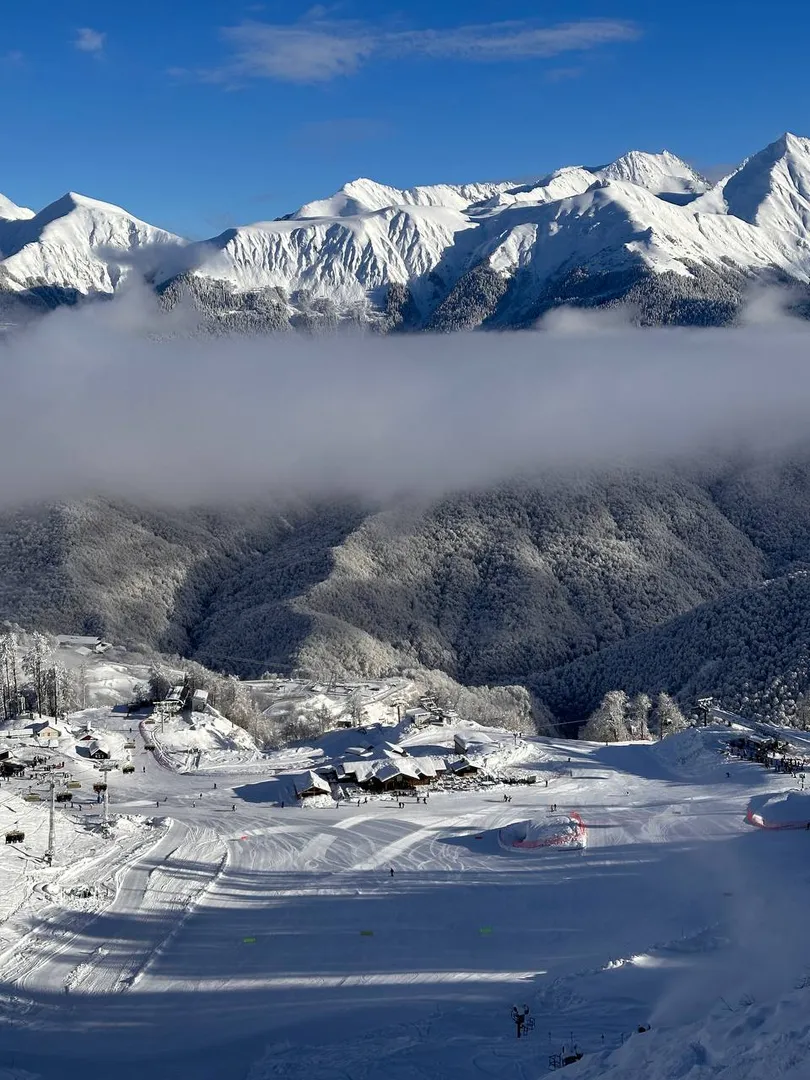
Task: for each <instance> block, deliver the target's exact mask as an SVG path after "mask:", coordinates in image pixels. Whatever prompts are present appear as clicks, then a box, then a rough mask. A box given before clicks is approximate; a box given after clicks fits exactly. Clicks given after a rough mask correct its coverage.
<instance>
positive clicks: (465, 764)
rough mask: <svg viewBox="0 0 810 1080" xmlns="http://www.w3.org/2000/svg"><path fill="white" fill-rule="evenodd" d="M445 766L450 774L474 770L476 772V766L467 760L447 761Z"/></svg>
mask: <svg viewBox="0 0 810 1080" xmlns="http://www.w3.org/2000/svg"><path fill="white" fill-rule="evenodd" d="M447 765H448V767H449V769H450V771H451V772H464V771H465V769H475V770H476V771H478V766H477V765H473V763H472V762H471V761H468V759H467V758H464V757H463V758H456V759H455V760H453V761H448V762H447Z"/></svg>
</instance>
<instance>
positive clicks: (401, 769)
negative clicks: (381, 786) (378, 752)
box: [374, 761, 420, 783]
mask: <svg viewBox="0 0 810 1080" xmlns="http://www.w3.org/2000/svg"><path fill="white" fill-rule="evenodd" d="M397 776H404V777H407V778H408V779H409V780H418V779H419V777H420V773H419V772H417V769H416V767H415V766H414V765H412V764H411V763H410V762H407V761H398V762H396V763H394V762H393V761H392V762H390V763H389V764H386V765H383V766H382V767H381V768H379V769H375V770H374V778H375V779H376V780H379V781H381V782H382V783H384V782H385V781H386V780H393V779H394V778H395V777H397Z"/></svg>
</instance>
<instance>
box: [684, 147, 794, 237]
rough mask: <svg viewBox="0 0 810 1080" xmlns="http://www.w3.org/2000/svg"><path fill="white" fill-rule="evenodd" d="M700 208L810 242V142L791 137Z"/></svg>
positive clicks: (765, 152) (739, 173)
mask: <svg viewBox="0 0 810 1080" xmlns="http://www.w3.org/2000/svg"><path fill="white" fill-rule="evenodd" d="M698 205H699V208H700V209H706V210H707V211H709V212H715V213H726V214H730V215H732V216H734V217H737V218H741V219H742V220H743V221H747V222H750V223H751V224H752V225H759V226H761V227H762V228H764V229H768V230H781V231H785V232H789V233H793V234H794V235H795V236H799V237H801V238H802V239H803V240H807V238H808V231H810V139H804V138H800V137H799V136H797V135H791V134H789V133H785V134H784V135H782V136H781V138H779V139H777V140H776V141H775V142H772V143H771V144H770V145H769V146H766V147H765V149H764V150H761V151H760V152H759V153H758V154H754V155H753V156H752V157H750V158H748V159H747V160H746V161H744V162H743V164H742V165H741V166H740V167H739V168H738V169H736V170H735V171H734V172H733V173H731V175H730V176H728V177H726V178H725V179H724V180H722V181H721V182H720V184H718V185H717V188H716V189H715V191H713V192H711V193H710V194H709V195H707V196H705V199H702V200H700V204H696V207H697V206H698Z"/></svg>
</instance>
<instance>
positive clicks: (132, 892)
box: [0, 713, 810, 1080]
mask: <svg viewBox="0 0 810 1080" xmlns="http://www.w3.org/2000/svg"><path fill="white" fill-rule="evenodd" d="M108 716H109V721H108V722H109V724H110V725H112V726H113V727H114V726H115V725H118V730H119V731H120V733H121V734H123V735H126V736H129V734H130V733H129V730H128V725H131V726H132V727H133V728H134V730H133V732H132V741H134V742H135V744H136V746H135V748H134V749H132V750H131V751H130V753H131V757H132V761H133V763H135V765H136V771H135V772H134V773H132V774H130V775H123V774H121V773H120V772H118V771H115V772H113V773H111V774H110V801H111V810H112V811H113V812H114V813H115V814H120V815H121V821H120V824H119V825H118V826H117V827H116V829H115V831H114V835H113V837H112V838H111V839H104V838H103V836H101V834H100V833H99V832H98V831H96V830H95V829H92V828H88V827H87V823H90V824H92V823H94V822H96V821H98V820H99V816H100V813H101V810H102V808H101V807H100V806H97V805H96V804H95V803H90V804H89V805H88V806H87V807H86V809H85V810H84V811H82V812H81V815H82V817H83V818H84V819H85V821H84V822H81V823H80V822H79V820H78V819H79V816H80V814H79V812H76V811H59V812H58V839H59V844H58V845H57V850H58V857H57V859H56V865H55V866H54V867H53V868H48V867H46V866H45V865H44V864H43V863H42V862H41V861H39V859H40V857H41V854H42V852H43V851H44V848H45V844H46V839H47V806H46V805H45V804H44V803H43V804H38V803H30V804H29V803H25V802H23V800H22V797H21V796H22V793H23V792H24V791H25V790H26V789H27V787H28V786H30V782H29V781H18V780H12V781H4V782H3V784H2V788H1V789H0V806H4V805H5V806H7V807H8V808H10V809H8V810H6V811H4V812H5V813H7V814H8V821H9V822H12V821H20V822H24V826H25V832H26V841H25V844H24V845H21V846H22V847H24V848H25V852H22V853H21V852H20V851H18V850H17V849H16V848H15V847H13V846H12V845H9V846H8V849H6V850H2V852H0V858H2V859H3V860H5V861H4V862H2V868H3V869H4V871H6V872H5V873H4V877H3V880H4V882H5V881H11V880H12V877H13V881H14V884H13V888H12V890H11V893H10V896H11V899H10V900H9V901H8V902H7V903H5V906H4V908H3V910H2V912H0V916H3V917H4V921H3V922H1V923H0V1078H2V1080H6V1077H4V1076H3V1073H2V1070H3V1069H6V1070H12V1069H15V1070H19V1069H25V1070H27V1072H28V1073H29V1074H31V1075H32V1076H34V1077H41V1078H42V1080H56V1078H57V1077H58V1078H60V1080H64V1078H68V1080H70V1078H72V1077H83V1076H86V1075H99V1073H98V1063H99V1062H106V1063H107V1064H108V1066H109V1069H110V1070H111V1071H112V1070H114V1072H115V1075H116V1077H117V1078H119V1080H134V1078H136V1077H137V1078H138V1080H142V1077H143V1076H144V1075H150V1074H151V1075H154V1076H156V1077H163V1076H171V1077H172V1078H173V1080H245V1078H249V1080H269V1078H271V1077H284V1078H285V1080H327V1078H329V1080H333V1078H334V1077H335V1076H341V1077H344V1076H345V1077H348V1078H350V1080H372V1078H374V1080H377V1078H378V1077H381V1076H385V1077H390V1078H392V1080H433V1078H435V1077H438V1076H441V1077H443V1078H448V1080H461V1078H464V1080H468V1078H470V1077H473V1076H479V1075H480V1076H482V1077H487V1078H491V1080H530V1078H531V1080H539V1078H540V1077H542V1076H544V1075H546V1074H547V1072H548V1070H549V1055H550V1054H552V1053H559V1052H560V1051H561V1050H562V1049H563V1047H565V1048H566V1050H568V1049H570V1045H569V1044H570V1043H571V1040H572V1038H573V1042H574V1043H575V1044H576V1045H577V1046H578V1047H579V1048H580V1049H581V1050H582V1051H583V1053H584V1055H585V1056H584V1057H583V1059H582V1061H580V1062H579V1063H578V1064H575V1065H572V1066H570V1072H567V1073H566V1076H569V1075H570V1077H571V1080H576V1078H577V1077H584V1078H587V1080H595V1078H596V1077H602V1076H606V1077H611V1078H614V1077H615V1078H616V1080H620V1078H621V1080H630V1078H631V1077H632V1078H634V1080H635V1078H636V1077H642V1076H643V1077H645V1078H649V1080H664V1078H666V1080H670V1078H673V1080H674V1078H675V1077H676V1076H677V1077H687V1076H688V1077H689V1080H704V1078H705V1077H709V1076H712V1077H715V1076H720V1077H722V1078H723V1080H726V1077H727V1078H728V1080H732V1077H733V1078H735V1080H737V1078H739V1080H749V1078H750V1080H753V1078H754V1077H755V1076H756V1077H759V1076H763V1077H764V1076H772V1075H779V1076H782V1075H785V1076H790V1077H795V1078H796V1080H798V1077H800V1076H803V1075H806V1074H804V1073H802V1072H801V1068H803V1067H804V1065H803V1057H802V1055H803V1054H804V1053H805V1051H806V1049H807V1048H808V1045H809V1044H810V1036H809V1035H808V1032H810V1027H809V1026H808V1022H807V1021H806V1020H805V1019H804V1017H805V1015H806V1012H807V1010H806V1007H805V1005H804V996H803V995H805V994H806V992H807V991H803V990H797V989H795V988H796V987H797V986H799V985H804V982H803V980H805V979H806V975H807V965H808V963H810V955H808V951H807V949H806V948H805V943H806V939H807V931H806V925H807V919H806V904H805V896H806V889H807V870H806V863H807V856H808V850H807V844H808V843H810V837H809V836H808V833H807V832H806V831H804V830H787V831H769V830H763V829H758V828H753V827H751V825H749V824H747V823H746V820H745V816H746V812H747V808H748V806H749V803H750V802H751V800H756V799H759V798H761V797H766V799H767V797H769V796H774V795H777V794H778V793H780V792H786V791H789V790H793V791H795V790H796V789H797V785H796V781H795V780H793V779H792V778H790V777H788V776H785V775H781V774H774V773H769V772H767V771H765V770H764V769H763V768H761V767H760V766H757V765H755V764H752V763H750V762H745V761H739V760H736V759H729V758H727V757H725V756H723V755H722V752H721V751H722V742H723V739H724V737H725V736H726V734H727V733H729V730H728V729H725V730H724V729H723V728H721V727H720V726H719V725H717V726H714V727H709V728H707V729H705V730H701V731H697V732H695V731H691V732H687V733H685V734H684V735H683V736H675V737H673V739H672V740H670V741H668V742H666V743H664V744H661V745H655V744H653V745H648V744H626V745H625V744H623V745H616V746H607V747H605V746H601V745H599V746H597V745H593V744H585V743H581V744H580V743H568V742H564V741H557V740H548V739H532V740H522V741H520V740H518V745H517V746H515V745H514V740H511V736H510V740H511V741H512V742H513V746H512V747H511V752H512V754H517V755H519V757H520V760H521V766H520V767H522V768H523V769H525V770H527V771H534V772H536V773H537V775H538V776H539V777H545V778H547V779H549V785H548V787H546V786H545V784H544V783H542V782H540V783H535V784H532V785H526V786H515V787H509V788H501V787H494V788H484V787H480V786H479V787H478V788H474V787H471V788H469V789H467V790H445V791H441V790H437V789H435V788H434V789H433V790H432V793H431V797H430V798H429V800H428V802H427V804H424V803H417V802H416V800H407V801H406V803H405V805H404V807H403V808H400V807H399V805H398V803H397V801H395V800H390V799H370V800H369V802H368V803H361V805H360V806H359V807H358V806H357V805H356V804H353V805H348V804H343V805H341V806H339V807H337V808H336V806H335V804H334V803H333V802H331V800H328V801H327V803H326V805H325V806H324V807H323V808H317V807H310V808H309V811H308V812H301V810H300V809H299V808H298V807H296V806H286V807H285V808H284V809H281V808H280V807H277V806H276V805H274V804H273V803H272V802H270V801H260V800H255V801H254V800H252V799H251V798H250V797H249V793H250V790H251V789H252V788H255V786H256V785H255V784H254V783H252V782H246V781H245V775H244V770H245V768H246V765H245V763H244V761H243V760H241V758H240V754H241V750H240V749H239V748H237V749H235V750H234V751H232V752H233V754H234V762H235V765H234V768H233V771H232V772H229V771H228V768H227V765H226V764H225V760H224V759H223V761H222V762H221V763H220V765H219V767H218V768H217V769H215V770H211V771H210V772H209V773H208V774H207V775H206V774H204V773H203V774H200V773H198V772H181V771H177V770H176V769H168V768H164V767H161V766H160V765H159V764H158V763H157V762H156V760H155V758H154V756H153V754H152V753H150V752H148V751H146V750H144V747H143V739H142V736H141V734H140V733H139V731H138V725H137V723H133V720H134V718H127V717H125V716H123V714H120V713H108ZM102 719H103V718H102V717H100V716H97V717H96V723H97V725H98V726H101V724H102ZM177 723H178V725H179V724H180V723H181V722H180V721H178V722H177ZM439 730H440V729H436V730H431V729H425V730H424V731H421V732H418V733H414V735H413V742H412V745H410V746H408V750H409V754H412V753H414V752H417V751H418V748H419V747H422V748H424V750H425V752H428V751H432V750H433V748H434V745H435V740H436V739H437V737H438V734H437V733H438V731H439ZM178 731H181V732H182V729H180V728H179V727H178ZM192 734H193V732H192ZM346 734H349V735H351V734H352V733H346ZM354 734H355V736H356V733H354ZM342 735H343V733H341V734H340V736H339V735H338V734H335V735H334V736H333V741H334V742H335V744H336V745H337V741H338V739H339V737H342ZM174 737H175V735H174V734H172V738H174ZM201 737H202V736H201ZM206 737H207V736H206ZM327 738H328V737H327ZM404 741H405V742H407V741H408V740H407V738H405V739H404ZM315 749H317V748H312V747H310V748H308V756H307V750H306V749H305V748H301V750H300V753H299V757H300V758H301V767H302V768H306V767H307V766H306V764H304V761H310V762H311V761H312V760H313V755H314V751H315ZM323 749H324V748H323V747H321V751H322V752H323ZM329 749H330V751H331V749H332V748H331V747H329ZM507 749H508V747H504V748H503V750H502V752H503V753H504V754H505V753H506V752H507ZM69 750H70V743H69V740H64V741H63V744H60V746H58V747H55V748H53V749H48V750H45V751H43V753H45V754H46V756H48V757H49V758H51V760H57V759H59V760H65V761H66V767H67V768H68V769H69V770H70V771H71V772H72V774H73V775H74V776H75V777H77V778H78V779H79V781H80V782H81V783H82V785H83V786H82V789H81V792H82V793H83V794H84V792H85V791H86V789H87V787H88V786H89V785H90V783H91V781H92V779H93V778H94V777H97V775H98V774H97V773H96V772H95V766H94V765H93V763H92V762H89V761H86V760H83V759H82V758H81V757H78V756H70V754H69ZM227 752H228V751H227V750H222V753H223V754H225V753H227ZM287 753H288V756H289V757H290V758H292V757H294V756H295V752H294V751H292V750H291V751H288V752H287ZM60 755H61V756H60ZM282 756H283V755H282V754H281V752H280V753H279V755H277V760H276V762H274V763H273V764H274V766H275V765H280V764H281V758H282ZM569 759H570V760H569ZM269 764H271V763H270V762H263V763H254V764H253V765H251V766H250V767H251V768H253V769H255V768H256V767H257V765H260V766H261V767H263V768H266V767H267V766H268V765H269ZM727 774H729V775H727ZM268 775H269V772H268ZM253 779H255V777H254V778H253ZM215 785H216V786H215ZM507 793H508V795H507V797H510V796H511V802H506V801H504V795H505V794H507ZM243 796H244V797H243ZM771 801H773V799H771ZM157 804H159V805H157ZM552 804H556V806H557V808H558V809H557V815H556V817H555V820H563V821H564V820H565V819H566V818H570V817H571V815H572V814H579V815H581V817H582V820H583V821H584V823H585V826H586V828H587V838H588V842H587V846H586V847H585V848H584V849H581V850H572V849H566V848H555V847H553V846H552V847H548V848H538V849H536V850H533V851H532V852H531V854H530V855H527V854H526V852H525V851H509V850H506V849H505V848H504V846H502V843H501V842H500V840H499V836H500V834H501V831H502V830H505V829H508V828H509V827H510V826H515V825H516V824H519V823H521V822H537V823H542V822H544V821H546V820H550V819H551V818H552V816H553V815H550V814H549V807H550V806H551V805H552ZM234 808H235V809H234ZM574 820H576V819H574ZM155 822H158V823H159V824H155ZM538 828H539V824H538ZM29 837H30V839H29ZM18 863H19V864H20V866H18ZM13 867H17V869H16V870H13V869H12V868H13ZM23 867H24V868H23ZM392 870H393V875H392V874H391V871H392ZM10 875H11V876H10ZM12 894H13V895H12ZM15 905H17V906H16V907H15ZM515 1004H517V1005H519V1006H521V1007H522V1006H523V1005H524V1004H525V1005H528V1006H529V1008H530V1010H531V1012H530V1015H531V1016H532V1017H533V1018H534V1019H535V1020H536V1024H535V1027H534V1030H533V1031H531V1033H530V1034H529V1037H527V1038H522V1039H520V1040H517V1039H516V1038H515V1029H514V1025H513V1023H512V1021H511V1018H510V1010H511V1008H512V1006H513V1005H515ZM648 1023H649V1024H651V1025H652V1030H651V1031H647V1032H644V1033H643V1034H639V1033H637V1028H638V1027H639V1025H643V1026H646V1025H647V1024H648ZM791 1061H793V1062H794V1064H793V1065H791V1064H790V1062H791ZM730 1063H733V1068H732V1066H731V1064H730ZM765 1063H777V1064H778V1069H776V1068H773V1069H772V1068H770V1065H769V1067H768V1068H765ZM791 1068H793V1072H790V1069H791ZM723 1069H725V1070H726V1071H722V1070H723ZM690 1070H691V1071H690ZM757 1070H759V1071H757ZM763 1070H764V1071H763ZM779 1070H781V1071H779ZM797 1070H798V1071H797ZM9 1075H13V1073H10V1074H9Z"/></svg>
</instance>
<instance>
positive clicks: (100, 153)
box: [0, 0, 810, 237]
mask: <svg viewBox="0 0 810 1080" xmlns="http://www.w3.org/2000/svg"><path fill="white" fill-rule="evenodd" d="M3 34H4V42H2V43H0V83H2V84H3V89H4V92H5V93H4V108H3V111H2V118H1V119H0V131H2V136H3V141H2V145H4V146H5V147H6V153H5V155H4V163H3V169H2V175H1V176H0V191H2V192H3V193H4V194H6V195H7V196H8V197H9V198H11V199H13V200H14V201H15V202H19V203H22V204H24V205H28V206H32V207H33V208H35V209H37V208H39V207H41V206H43V205H45V204H46V203H48V202H50V201H52V200H53V199H55V198H57V197H58V196H59V195H61V194H62V193H64V192H65V191H67V190H70V189H73V190H76V191H80V192H82V193H84V194H88V195H92V196H95V197H96V198H102V199H106V200H108V201H110V202H115V203H118V204H120V205H122V206H125V207H126V208H127V209H128V210H130V211H131V212H132V213H134V214H137V215H138V216H139V217H142V218H145V219H146V220H148V221H150V222H152V223H153V224H156V225H161V226H163V227H165V228H168V229H172V230H175V231H177V232H181V233H183V234H185V235H188V236H194V237H203V236H207V235H212V234H214V233H216V232H219V231H221V230H222V229H224V228H227V227H228V226H229V225H233V224H238V223H244V222H248V221H257V220H261V219H266V218H271V217H276V216H278V215H280V214H283V213H285V212H287V211H289V210H292V209H294V208H295V207H296V206H298V205H300V204H301V203H303V202H306V201H308V200H310V199H312V198H315V197H319V196H324V195H327V194H330V193H331V192H332V191H334V190H335V189H337V188H338V187H340V185H341V184H342V183H343V182H344V181H346V180H349V179H353V178H354V177H357V176H371V177H373V178H374V179H376V180H380V181H382V182H384V183H391V184H396V185H398V186H409V185H411V184H415V183H433V182H437V181H442V180H446V181H451V182H457V181H464V180H476V179H478V180H484V179H503V178H507V177H509V178H511V177H515V178H517V179H523V178H527V177H529V176H535V175H538V174H542V173H543V172H546V171H549V170H551V169H553V168H556V167H557V166H559V165H563V164H574V163H577V162H582V163H584V164H600V163H602V162H604V161H607V160H610V159H612V158H614V157H616V156H618V155H619V154H621V153H623V152H624V151H625V150H628V149H633V148H638V149H645V150H659V149H662V148H664V147H666V148H667V149H670V150H672V151H673V152H674V153H677V154H679V155H680V156H681V157H684V158H686V159H687V160H689V161H691V162H692V163H695V164H697V166H698V167H707V168H709V167H711V168H716V167H719V166H722V165H725V164H727V163H732V162H736V161H738V160H739V159H740V158H742V157H744V156H745V155H746V154H748V153H751V152H753V151H755V150H758V149H760V148H761V147H762V146H763V145H765V144H766V143H768V142H770V141H772V140H773V139H774V138H776V137H777V136H778V135H779V134H781V132H782V131H784V130H790V131H794V132H796V133H798V134H806V135H807V134H810V82H808V80H807V78H806V42H807V39H808V34H810V8H808V6H807V5H805V4H802V3H800V2H799V0H793V2H786V0H774V2H772V3H770V4H768V5H764V4H762V3H761V2H759V0H757V2H754V0H736V2H732V0H712V2H711V3H707V2H706V0H679V2H678V3H677V4H674V3H668V2H663V0H599V2H596V0H567V2H563V0H540V2H538V0H534V2H530V0H500V2H498V3H494V2H492V0H466V2H465V3H461V2H460V0H444V3H442V4H437V3H436V2H435V0H433V2H428V0H416V2H414V0H411V2H409V3H407V4H406V5H404V6H398V5H395V4H389V3H387V2H386V0H377V2H371V0H346V2H339V3H336V4H329V5H322V6H318V7H312V6H311V5H310V4H306V3H304V4H300V5H297V4H296V3H295V2H294V0H289V2H286V0H285V2H284V3H282V2H278V0H268V2H266V3H249V2H248V3H245V4H239V3H225V2H221V0H174V2H172V3H166V2H165V0H140V2H138V3H127V2H124V3H120V4H112V3H110V2H109V0H104V2H101V0H26V2H22V0H7V2H6V4H4V11H3Z"/></svg>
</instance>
